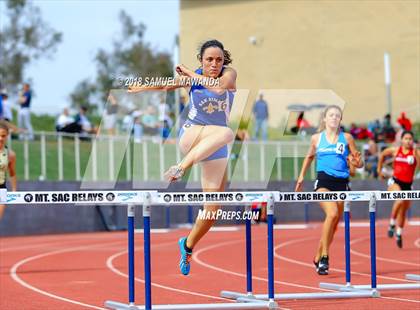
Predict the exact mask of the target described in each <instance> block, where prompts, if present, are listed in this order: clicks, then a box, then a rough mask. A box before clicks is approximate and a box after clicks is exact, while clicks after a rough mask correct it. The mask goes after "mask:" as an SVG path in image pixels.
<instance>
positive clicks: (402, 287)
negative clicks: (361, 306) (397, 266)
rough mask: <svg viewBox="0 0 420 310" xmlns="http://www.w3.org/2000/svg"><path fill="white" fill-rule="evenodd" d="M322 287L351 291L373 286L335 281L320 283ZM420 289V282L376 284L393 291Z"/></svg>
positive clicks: (369, 288)
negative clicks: (350, 284)
mask: <svg viewBox="0 0 420 310" xmlns="http://www.w3.org/2000/svg"><path fill="white" fill-rule="evenodd" d="M319 287H320V288H325V289H330V290H336V291H341V292H351V291H357V290H371V289H372V287H371V286H370V285H352V286H347V285H342V284H335V283H323V282H321V283H320V284H319ZM418 289H420V283H401V284H398V283H396V284H378V285H377V286H376V290H377V291H392V290H418Z"/></svg>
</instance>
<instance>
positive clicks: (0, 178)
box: [0, 147, 9, 185]
mask: <svg viewBox="0 0 420 310" xmlns="http://www.w3.org/2000/svg"><path fill="white" fill-rule="evenodd" d="M8 167H9V152H8V151H7V148H6V147H4V148H3V150H1V151H0V185H2V184H4V183H6V173H7V168H8Z"/></svg>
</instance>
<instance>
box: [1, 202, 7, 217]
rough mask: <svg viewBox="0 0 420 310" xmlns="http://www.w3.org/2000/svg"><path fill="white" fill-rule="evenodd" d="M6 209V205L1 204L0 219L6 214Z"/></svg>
mask: <svg viewBox="0 0 420 310" xmlns="http://www.w3.org/2000/svg"><path fill="white" fill-rule="evenodd" d="M5 209H6V205H0V220H1V219H2V217H3V214H4V210H5Z"/></svg>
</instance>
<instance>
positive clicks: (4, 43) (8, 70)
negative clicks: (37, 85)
mask: <svg viewBox="0 0 420 310" xmlns="http://www.w3.org/2000/svg"><path fill="white" fill-rule="evenodd" d="M1 7H2V8H4V11H3V12H1V14H0V16H1V17H0V18H1V24H2V25H1V28H0V63H1V65H0V84H1V87H7V88H8V89H10V90H12V91H16V88H17V87H18V85H19V84H20V83H22V82H23V81H25V80H27V79H28V77H27V76H25V69H26V68H27V67H28V65H29V64H30V63H31V62H32V61H34V60H37V59H39V58H41V57H47V58H50V57H51V56H52V55H53V54H54V52H55V51H56V47H57V45H58V44H59V43H60V42H61V37H62V35H61V33H60V32H57V31H55V30H54V29H53V28H51V27H50V26H49V25H48V24H47V23H46V22H45V21H44V20H43V19H42V16H41V12H40V10H39V8H38V7H36V6H34V5H33V2H28V1H26V0H8V1H7V2H5V3H3V4H2V6H1Z"/></svg>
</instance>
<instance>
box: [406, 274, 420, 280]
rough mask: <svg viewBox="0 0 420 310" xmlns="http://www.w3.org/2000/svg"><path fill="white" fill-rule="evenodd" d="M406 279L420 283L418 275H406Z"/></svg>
mask: <svg viewBox="0 0 420 310" xmlns="http://www.w3.org/2000/svg"><path fill="white" fill-rule="evenodd" d="M405 278H406V279H407V280H412V281H420V275H418V274H409V273H408V274H406V275H405Z"/></svg>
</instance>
